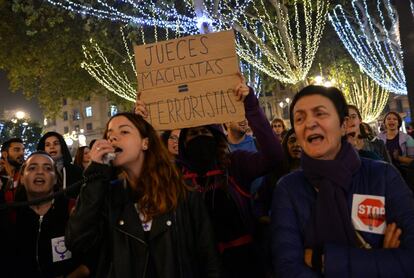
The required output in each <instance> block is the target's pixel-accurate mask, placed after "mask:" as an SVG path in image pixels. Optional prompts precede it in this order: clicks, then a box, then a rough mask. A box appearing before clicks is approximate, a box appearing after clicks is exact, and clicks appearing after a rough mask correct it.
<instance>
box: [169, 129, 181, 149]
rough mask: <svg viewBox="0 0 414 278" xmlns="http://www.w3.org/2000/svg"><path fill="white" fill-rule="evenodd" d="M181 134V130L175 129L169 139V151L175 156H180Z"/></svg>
mask: <svg viewBox="0 0 414 278" xmlns="http://www.w3.org/2000/svg"><path fill="white" fill-rule="evenodd" d="M180 132H181V130H179V129H174V130H172V131H171V133H170V136H169V137H168V151H169V152H170V153H171V154H173V155H178V139H179V138H180Z"/></svg>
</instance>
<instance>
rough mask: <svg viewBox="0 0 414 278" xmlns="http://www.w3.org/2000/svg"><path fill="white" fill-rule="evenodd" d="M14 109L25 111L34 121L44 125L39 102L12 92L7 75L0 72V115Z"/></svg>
mask: <svg viewBox="0 0 414 278" xmlns="http://www.w3.org/2000/svg"><path fill="white" fill-rule="evenodd" d="M13 109H19V110H23V111H25V112H27V113H29V114H30V117H31V118H32V120H35V121H38V122H40V123H43V115H42V111H41V110H40V108H39V103H38V102H37V100H36V99H31V100H27V99H26V98H25V97H24V95H23V94H22V93H21V92H16V93H12V92H10V89H9V82H8V80H7V76H6V73H5V72H3V71H0V114H2V113H3V111H4V110H13Z"/></svg>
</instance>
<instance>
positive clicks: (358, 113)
mask: <svg viewBox="0 0 414 278" xmlns="http://www.w3.org/2000/svg"><path fill="white" fill-rule="evenodd" d="M349 109H353V110H355V112H356V113H357V115H358V118H359V119H360V121H361V122H362V116H361V112H359V109H358V107H356V106H355V105H353V104H348V110H349Z"/></svg>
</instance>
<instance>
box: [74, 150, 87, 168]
mask: <svg viewBox="0 0 414 278" xmlns="http://www.w3.org/2000/svg"><path fill="white" fill-rule="evenodd" d="M86 148H88V149H89V147H88V146H82V147H79V148H78V150H77V151H76V154H75V159H74V160H73V164H75V165H77V166H79V167H81V168H82V169H83V154H84V153H85V149H86Z"/></svg>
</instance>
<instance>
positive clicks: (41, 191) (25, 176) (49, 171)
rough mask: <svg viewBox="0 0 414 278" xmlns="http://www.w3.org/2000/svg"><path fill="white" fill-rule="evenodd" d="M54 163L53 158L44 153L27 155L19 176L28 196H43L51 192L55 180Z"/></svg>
mask: <svg viewBox="0 0 414 278" xmlns="http://www.w3.org/2000/svg"><path fill="white" fill-rule="evenodd" d="M54 164H55V162H54V161H53V159H51V158H50V157H49V156H47V155H44V154H34V155H32V156H31V157H29V159H28V160H27V161H26V163H25V167H24V171H23V173H22V176H21V178H20V181H21V183H22V184H23V185H24V187H25V189H26V193H27V194H28V196H31V197H44V196H48V195H49V194H50V193H52V191H53V186H54V185H55V183H56V181H57V177H56V172H55V166H54Z"/></svg>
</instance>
